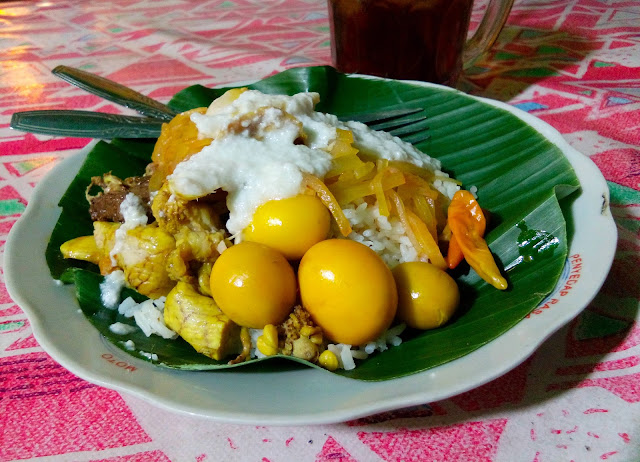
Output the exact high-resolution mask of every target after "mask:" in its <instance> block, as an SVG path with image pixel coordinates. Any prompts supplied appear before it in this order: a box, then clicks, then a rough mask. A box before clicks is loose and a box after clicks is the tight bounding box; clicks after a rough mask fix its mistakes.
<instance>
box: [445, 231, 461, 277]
mask: <svg viewBox="0 0 640 462" xmlns="http://www.w3.org/2000/svg"><path fill="white" fill-rule="evenodd" d="M445 260H446V261H447V266H448V267H449V269H454V268H455V267H456V266H458V265H459V264H460V262H461V261H462V260H464V255H462V249H461V248H460V244H458V241H457V240H456V238H455V237H453V236H451V239H449V248H448V249H447V256H446V258H445Z"/></svg>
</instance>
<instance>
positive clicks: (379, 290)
mask: <svg viewBox="0 0 640 462" xmlns="http://www.w3.org/2000/svg"><path fill="white" fill-rule="evenodd" d="M298 283H299V285H300V297H301V299H302V305H303V306H304V307H305V308H306V310H307V311H308V312H309V313H310V314H311V316H312V318H313V319H314V321H315V322H316V323H317V324H318V325H319V326H320V327H321V328H322V330H323V332H324V334H325V335H326V337H328V338H329V339H330V340H332V341H333V342H336V343H345V344H348V345H363V344H365V343H367V342H370V341H372V340H375V339H376V338H378V337H379V336H380V334H382V333H383V332H384V331H385V330H386V329H387V328H388V327H389V326H390V325H391V322H392V321H393V318H394V316H395V314H396V307H397V304H398V296H397V292H396V285H395V282H394V280H393V275H392V274H391V271H390V270H389V268H388V267H387V265H386V264H385V263H384V261H382V259H381V258H380V257H379V256H378V255H377V254H376V253H375V252H374V251H373V250H371V249H370V248H369V247H367V246H365V245H363V244H360V243H358V242H355V241H351V240H348V239H328V240H326V241H322V242H319V243H318V244H316V245H314V246H313V247H311V248H310V249H309V250H308V251H307V253H306V254H305V255H304V257H302V260H301V261H300V267H299V269H298Z"/></svg>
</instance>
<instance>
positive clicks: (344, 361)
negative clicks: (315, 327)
mask: <svg viewBox="0 0 640 462" xmlns="http://www.w3.org/2000/svg"><path fill="white" fill-rule="evenodd" d="M406 327H407V326H406V325H405V324H404V323H402V324H398V325H397V326H394V327H392V328H390V329H388V330H386V331H385V332H383V333H382V335H381V336H380V337H378V338H377V339H376V340H374V341H373V342H369V343H367V344H366V345H363V346H361V347H359V348H353V346H351V345H345V344H344V343H338V344H333V343H330V344H329V345H327V350H329V351H331V352H332V353H333V354H335V355H336V357H337V358H338V368H340V369H345V370H347V371H348V370H351V369H354V368H355V367H356V363H355V361H354V359H367V358H368V357H369V355H370V354H373V353H375V352H376V351H385V350H388V349H389V345H391V346H398V345H400V344H401V343H402V339H401V338H400V334H401V333H402V332H403V331H404V330H405V328H406Z"/></svg>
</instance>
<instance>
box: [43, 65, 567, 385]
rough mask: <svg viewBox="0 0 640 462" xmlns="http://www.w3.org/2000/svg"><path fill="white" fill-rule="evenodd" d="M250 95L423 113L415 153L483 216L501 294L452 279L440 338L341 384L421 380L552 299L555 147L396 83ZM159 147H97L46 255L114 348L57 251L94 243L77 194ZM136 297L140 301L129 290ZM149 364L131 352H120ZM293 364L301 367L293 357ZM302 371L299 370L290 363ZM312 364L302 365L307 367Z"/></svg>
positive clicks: (562, 186)
mask: <svg viewBox="0 0 640 462" xmlns="http://www.w3.org/2000/svg"><path fill="white" fill-rule="evenodd" d="M249 87H250V88H254V89H258V90H261V91H263V92H265V93H284V94H294V93H297V92H301V91H317V92H318V93H320V95H321V102H320V103H319V105H318V107H317V109H318V110H319V111H324V112H330V113H333V114H336V115H338V116H340V115H345V114H354V113H362V112H373V111H380V110H389V109H399V108H407V107H421V108H424V110H425V111H426V113H427V116H428V124H429V132H430V138H429V139H428V140H426V141H424V142H421V143H420V144H418V145H417V147H418V148H419V149H420V150H421V151H423V152H425V153H427V154H428V155H430V156H432V157H436V158H438V159H440V160H441V161H442V164H443V169H444V170H445V171H447V172H448V173H450V174H451V175H452V176H454V177H455V178H457V179H459V180H460V181H462V182H463V185H464V187H466V188H469V187H471V186H475V187H477V188H478V190H477V191H478V199H479V202H480V204H481V205H482V206H483V208H484V209H486V210H487V211H489V213H490V229H491V230H490V232H489V233H488V235H487V242H488V243H489V245H490V248H491V250H492V251H493V253H494V254H495V256H496V260H497V261H498V264H499V265H500V266H501V267H502V268H503V269H505V274H506V277H507V279H508V282H509V288H508V289H507V290H505V291H499V290H496V289H495V288H493V287H491V286H489V285H488V284H487V283H485V282H484V281H482V280H481V279H480V278H479V277H478V276H477V275H476V274H475V272H473V270H469V269H468V267H466V268H461V269H459V270H457V271H456V274H455V277H456V278H457V280H458V283H459V286H460V288H461V293H462V303H461V307H460V309H459V311H458V313H457V315H456V316H455V318H454V319H453V320H452V321H451V322H450V323H449V324H447V325H446V326H445V327H442V328H440V329H436V330H431V331H425V332H412V331H408V332H406V333H405V334H403V338H404V341H403V343H402V344H401V345H400V346H397V347H394V348H391V349H389V350H387V351H385V352H382V353H377V354H374V355H371V356H370V357H369V358H368V359H366V360H363V361H359V362H358V366H357V367H356V368H355V369H353V370H351V371H342V370H340V371H336V373H337V374H340V375H344V376H347V377H351V378H354V379H361V380H387V379H393V378H396V377H401V376H405V375H408V374H412V373H416V372H419V371H423V370H426V369H429V368H432V367H435V366H438V365H440V364H443V363H446V362H448V361H452V360H454V359H456V358H459V357H461V356H463V355H466V354H468V353H470V352H472V351H473V350H475V349H477V348H479V347H481V346H482V345H484V344H486V343H487V342H490V341H491V340H493V339H495V338H496V337H498V336H500V335H501V334H503V333H504V332H505V331H507V330H508V329H510V328H511V327H513V326H514V325H515V324H516V323H518V322H519V321H520V320H521V319H522V318H523V317H524V316H526V315H527V314H528V313H529V312H530V311H531V310H533V309H534V308H535V307H536V306H537V305H538V303H539V302H540V301H541V300H542V299H543V298H544V296H545V295H547V294H548V293H549V292H551V291H552V290H553V288H554V286H555V284H556V282H557V280H558V278H559V276H560V273H561V271H562V268H563V266H564V263H565V260H566V256H567V249H568V237H567V231H566V228H567V225H566V222H565V219H564V217H563V214H562V209H561V203H560V202H559V201H560V200H562V201H564V202H566V201H569V200H571V197H570V195H571V194H572V193H574V192H576V191H579V182H578V180H577V178H576V176H575V174H574V172H573V170H572V168H571V166H570V164H569V162H568V161H567V160H566V158H565V157H564V156H563V154H562V152H561V151H560V149H559V148H558V147H556V146H555V145H554V144H552V143H551V142H550V141H548V140H547V139H546V138H545V137H543V136H542V135H541V134H539V133H538V132H537V131H535V130H534V129H533V128H531V127H530V126H529V125H527V124H526V123H525V122H523V121H522V120H520V119H519V118H517V117H515V116H514V115H513V114H511V113H509V112H508V111H505V110H503V109H500V108H496V107H493V106H490V105H488V104H486V103H484V102H482V101H479V100H477V99H474V98H471V97H469V96H467V95H464V94H461V93H459V92H455V91H450V90H446V89H442V88H433V87H425V86H420V85H415V84H410V83H403V82H398V81H389V80H377V79H368V78H359V77H353V76H348V75H344V74H340V73H338V72H336V71H335V70H334V69H332V68H329V67H311V68H297V69H291V70H288V71H285V72H282V73H280V74H277V75H274V76H272V77H269V78H266V79H264V80H261V81H259V82H257V83H255V84H253V85H249ZM226 90H227V88H220V89H210V88H205V87H202V86H199V85H195V86H192V87H189V88H187V89H185V90H183V91H181V92H180V93H178V94H177V95H176V96H175V97H174V98H173V99H172V100H171V102H170V103H169V106H170V107H171V108H172V109H174V110H176V111H184V110H187V109H192V108H194V107H202V106H207V105H208V104H209V103H210V102H211V101H212V100H213V99H214V98H216V97H217V96H219V95H221V94H222V93H224V92H225V91H226ZM154 141H155V140H121V139H116V140H113V141H112V142H111V143H105V142H99V143H98V144H97V145H96V146H95V148H94V149H93V150H92V151H91V152H90V153H89V155H88V157H87V159H86V161H85V163H84V165H83V166H82V168H81V170H80V172H79V173H78V175H77V177H76V178H75V179H74V181H73V182H72V184H71V185H70V186H69V189H68V191H67V192H66V194H65V195H64V196H63V198H62V199H61V200H60V206H61V207H62V214H61V216H60V220H59V221H58V223H57V225H56V226H55V229H54V230H53V233H52V235H51V240H50V243H49V246H48V249H47V255H46V256H47V262H48V264H49V268H50V270H51V274H52V276H53V277H54V278H57V279H62V280H63V281H65V282H73V283H75V284H76V289H77V297H78V301H79V304H80V306H81V308H82V310H83V311H84V313H85V315H86V316H87V318H88V319H89V320H90V321H91V322H92V323H93V325H94V326H95V327H96V328H97V329H98V330H99V331H100V332H101V333H102V334H103V335H104V336H105V337H106V338H107V339H108V340H109V341H110V342H111V343H113V344H114V345H116V346H118V347H119V348H121V349H122V350H123V351H127V350H126V348H125V346H124V343H123V339H122V337H120V336H117V335H115V334H113V333H112V332H111V331H110V330H109V325H110V324H112V323H113V322H116V321H119V322H125V323H128V324H133V321H132V320H130V319H124V318H123V317H122V316H120V315H119V314H118V313H117V311H115V310H110V309H107V308H105V307H104V306H102V304H101V302H100V296H99V288H98V285H99V283H100V281H101V276H100V275H99V274H97V269H96V268H95V267H93V265H90V264H83V263H81V262H77V261H74V260H64V259H63V258H62V257H61V255H60V252H59V250H58V249H59V246H60V244H62V243H63V242H65V241H66V240H68V239H71V238H73V237H77V236H81V235H88V234H91V233H92V225H91V221H90V219H89V216H88V205H87V203H86V200H85V199H84V193H85V189H86V187H87V185H88V184H89V181H90V178H91V176H94V175H100V174H103V173H105V172H108V171H111V172H113V173H114V174H115V175H118V176H120V177H126V176H131V175H136V174H141V173H142V172H143V171H144V167H145V165H146V164H147V162H148V161H149V158H150V153H151V151H152V149H153V143H154ZM129 295H133V296H134V297H138V298H137V299H138V300H142V299H144V297H141V296H140V295H139V294H136V293H135V292H133V291H127V292H125V293H124V294H123V298H125V297H126V296H129ZM126 339H131V340H133V341H134V343H135V344H136V350H137V351H140V350H142V351H145V352H148V353H155V354H156V355H157V356H158V359H157V361H154V363H156V364H159V365H161V366H165V367H170V368H177V369H185V370H214V369H215V370H219V369H228V368H230V367H240V366H242V367H257V368H262V367H267V368H270V369H274V368H275V369H277V368H282V367H291V363H290V362H285V361H282V360H280V359H279V358H278V357H276V358H274V359H275V360H273V359H272V358H268V359H267V360H262V361H261V360H251V361H248V362H246V363H243V364H241V365H236V366H229V365H227V364H226V363H225V362H220V361H215V360H212V359H209V358H207V357H205V356H202V355H200V354H197V353H196V352H195V351H194V350H193V349H192V348H191V347H190V346H189V345H188V344H187V343H186V342H184V341H182V340H181V339H178V340H175V341H172V340H165V339H162V338H160V337H157V336H153V335H152V336H151V337H149V338H147V337H146V336H144V334H143V333H142V332H141V331H139V330H138V331H136V332H134V333H133V334H130V335H127V337H126ZM128 353H129V354H132V355H134V356H137V357H139V358H141V359H147V358H145V357H144V356H141V355H140V354H139V353H138V352H128ZM289 359H290V360H291V361H297V360H295V359H294V358H289ZM297 362H302V361H297ZM305 364H307V365H310V364H309V363H305Z"/></svg>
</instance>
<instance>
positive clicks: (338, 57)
mask: <svg viewBox="0 0 640 462" xmlns="http://www.w3.org/2000/svg"><path fill="white" fill-rule="evenodd" d="M473 2H474V0H329V18H330V22H331V54H332V59H333V65H334V67H336V68H337V69H338V70H340V71H342V72H348V73H359V74H369V75H377V76H381V77H389V78H393V79H410V80H423V81H426V82H435V83H440V84H444V85H450V86H453V85H455V83H456V81H457V80H458V77H459V76H460V72H461V71H462V67H463V63H466V62H472V61H473V60H475V59H476V58H478V57H479V56H480V55H481V54H482V53H484V52H485V51H486V50H487V49H489V47H490V46H491V45H492V44H493V42H494V41H495V39H496V38H497V37H498V34H499V33H500V30H501V29H502V27H503V26H504V23H505V21H506V20H507V16H508V15H509V12H510V11H511V6H512V4H513V0H489V1H488V3H487V5H486V11H485V14H484V17H483V19H482V21H481V22H480V25H479V26H478V28H477V30H476V31H475V33H474V35H473V36H472V37H471V38H470V39H469V40H467V33H468V29H469V20H470V18H471V11H472V8H473Z"/></svg>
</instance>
